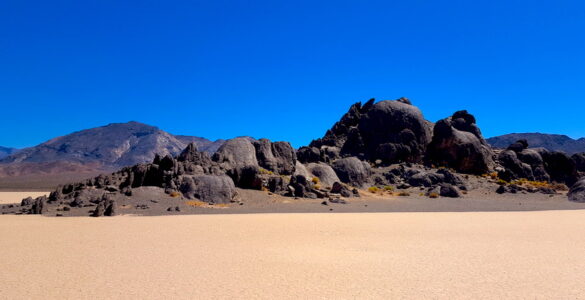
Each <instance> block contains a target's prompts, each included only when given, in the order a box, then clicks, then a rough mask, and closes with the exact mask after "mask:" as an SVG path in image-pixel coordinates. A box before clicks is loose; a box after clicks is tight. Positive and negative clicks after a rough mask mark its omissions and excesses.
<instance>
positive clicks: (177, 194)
mask: <svg viewBox="0 0 585 300" xmlns="http://www.w3.org/2000/svg"><path fill="white" fill-rule="evenodd" d="M169 196H171V197H173V198H178V197H181V193H179V192H171V193H170V194H169Z"/></svg>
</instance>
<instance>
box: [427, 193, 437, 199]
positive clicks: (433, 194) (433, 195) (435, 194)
mask: <svg viewBox="0 0 585 300" xmlns="http://www.w3.org/2000/svg"><path fill="white" fill-rule="evenodd" d="M429 198H433V199H435V198H439V194H438V193H430V194H429Z"/></svg>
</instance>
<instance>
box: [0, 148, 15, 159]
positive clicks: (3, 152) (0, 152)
mask: <svg viewBox="0 0 585 300" xmlns="http://www.w3.org/2000/svg"><path fill="white" fill-rule="evenodd" d="M16 151H18V149H15V148H7V147H2V146H0V159H1V158H4V157H6V156H9V155H11V154H13V153H15V152H16Z"/></svg>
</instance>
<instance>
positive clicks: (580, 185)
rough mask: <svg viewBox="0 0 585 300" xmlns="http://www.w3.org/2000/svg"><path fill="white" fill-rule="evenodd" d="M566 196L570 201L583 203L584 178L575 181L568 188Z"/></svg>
mask: <svg viewBox="0 0 585 300" xmlns="http://www.w3.org/2000/svg"><path fill="white" fill-rule="evenodd" d="M568 197H569V200H570V201H573V202H581V203H585V178H582V179H581V180H579V181H577V183H575V184H574V185H573V186H572V187H571V190H569V193H568Z"/></svg>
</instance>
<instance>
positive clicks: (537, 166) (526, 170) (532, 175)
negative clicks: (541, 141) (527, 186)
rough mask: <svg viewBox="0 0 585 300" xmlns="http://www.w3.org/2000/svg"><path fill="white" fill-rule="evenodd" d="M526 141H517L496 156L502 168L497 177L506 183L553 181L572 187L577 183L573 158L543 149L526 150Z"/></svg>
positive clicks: (575, 164) (575, 165)
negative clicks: (518, 180) (523, 180)
mask: <svg viewBox="0 0 585 300" xmlns="http://www.w3.org/2000/svg"><path fill="white" fill-rule="evenodd" d="M528 146H529V145H528V141H527V140H519V141H517V142H515V143H513V144H511V145H510V146H509V147H508V149H506V150H504V151H502V152H501V153H500V154H499V155H498V163H499V164H500V165H501V166H502V167H503V168H504V170H503V171H500V172H498V176H499V177H500V178H501V179H503V180H506V181H511V180H513V179H521V178H524V179H528V180H536V181H554V182H558V183H565V184H567V185H569V186H570V185H572V184H573V183H575V181H577V178H578V176H579V175H578V172H577V171H578V170H577V163H576V162H575V159H574V157H576V156H577V159H578V155H576V156H573V158H571V157H569V156H568V155H567V154H565V153H563V152H558V151H552V152H551V151H548V150H546V149H544V148H535V149H529V148H528Z"/></svg>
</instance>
